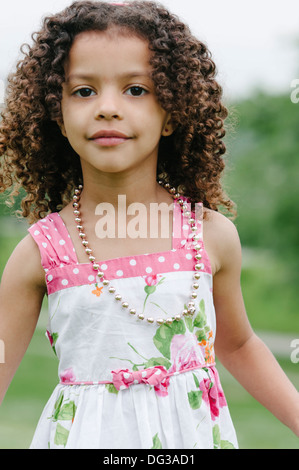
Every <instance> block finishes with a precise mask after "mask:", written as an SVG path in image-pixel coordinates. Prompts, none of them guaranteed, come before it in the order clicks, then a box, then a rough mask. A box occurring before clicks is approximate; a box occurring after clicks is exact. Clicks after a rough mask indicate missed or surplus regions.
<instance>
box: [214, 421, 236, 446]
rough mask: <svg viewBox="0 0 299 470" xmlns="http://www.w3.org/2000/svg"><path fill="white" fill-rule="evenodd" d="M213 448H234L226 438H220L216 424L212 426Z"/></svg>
mask: <svg viewBox="0 0 299 470" xmlns="http://www.w3.org/2000/svg"><path fill="white" fill-rule="evenodd" d="M213 442H214V449H235V446H234V445H233V444H232V443H231V442H229V441H226V440H221V436H220V428H219V425H218V424H215V426H214V427H213Z"/></svg>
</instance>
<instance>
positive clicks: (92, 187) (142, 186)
mask: <svg viewBox="0 0 299 470" xmlns="http://www.w3.org/2000/svg"><path fill="white" fill-rule="evenodd" d="M119 196H125V197H122V198H121V199H122V201H125V204H126V207H128V206H129V205H130V204H133V203H136V202H138V203H142V204H144V205H145V206H147V207H149V204H150V203H161V202H166V203H168V204H171V203H172V197H171V196H170V194H169V193H168V192H167V191H166V190H165V189H163V188H162V187H161V186H160V185H159V184H158V183H157V182H156V179H155V178H150V177H148V175H144V176H143V177H139V178H138V179H136V178H133V177H132V178H126V179H124V178H120V179H117V178H115V177H114V178H113V179H112V178H111V177H110V175H108V176H107V177H106V178H105V177H104V178H102V179H101V181H100V182H99V181H95V180H92V179H91V180H88V179H87V180H86V179H84V183H83V190H82V195H81V204H82V205H83V206H84V207H86V208H94V207H95V206H96V205H97V204H99V203H109V204H112V205H113V206H114V208H115V210H116V211H117V210H118V203H119Z"/></svg>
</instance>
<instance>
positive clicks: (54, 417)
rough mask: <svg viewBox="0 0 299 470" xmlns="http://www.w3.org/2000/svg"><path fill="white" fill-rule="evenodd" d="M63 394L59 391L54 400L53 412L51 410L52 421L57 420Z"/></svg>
mask: <svg viewBox="0 0 299 470" xmlns="http://www.w3.org/2000/svg"><path fill="white" fill-rule="evenodd" d="M63 396H64V395H63V392H61V393H60V395H59V397H58V399H57V400H56V402H55V405H54V412H53V415H52V419H53V421H57V419H58V415H59V412H60V408H61V405H62V402H63Z"/></svg>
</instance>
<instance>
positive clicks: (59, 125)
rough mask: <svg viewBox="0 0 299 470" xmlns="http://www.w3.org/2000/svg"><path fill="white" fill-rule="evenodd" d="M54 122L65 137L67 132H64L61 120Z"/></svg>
mask: <svg viewBox="0 0 299 470" xmlns="http://www.w3.org/2000/svg"><path fill="white" fill-rule="evenodd" d="M56 122H57V124H58V127H59V128H60V130H61V134H62V135H63V136H64V137H67V134H66V130H65V127H64V123H63V121H61V120H57V121H56Z"/></svg>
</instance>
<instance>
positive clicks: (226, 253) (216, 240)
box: [206, 214, 299, 436]
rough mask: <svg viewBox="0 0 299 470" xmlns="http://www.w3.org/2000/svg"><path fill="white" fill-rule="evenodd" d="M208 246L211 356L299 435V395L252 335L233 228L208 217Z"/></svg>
mask: <svg viewBox="0 0 299 470" xmlns="http://www.w3.org/2000/svg"><path fill="white" fill-rule="evenodd" d="M206 225H207V230H206V231H207V232H208V233H207V234H206V236H207V238H208V241H207V245H208V247H209V250H210V252H211V253H213V254H212V259H213V261H214V269H215V271H216V274H215V275H214V289H213V292H214V303H215V309H216V317H217V333H216V342H215V352H216V355H217V357H218V359H219V360H220V361H221V362H222V364H223V365H224V366H225V367H226V369H228V370H229V372H230V373H231V374H232V375H233V376H234V377H235V378H236V379H237V380H238V382H239V383H240V384H241V385H242V386H243V387H244V388H245V389H246V390H247V391H248V392H249V393H250V394H251V395H252V396H253V397H254V398H255V399H256V400H258V401H259V402H260V403H261V404H262V405H263V406H265V407H266V408H267V409H268V410H269V411H270V412H271V413H272V414H273V415H274V416H276V417H277V418H278V419H279V420H280V421H281V422H283V423H284V424H285V425H287V426H288V427H289V428H290V429H291V430H292V431H293V432H294V433H295V434H296V435H297V436H299V393H298V391H297V390H296V389H295V387H294V386H293V385H292V383H291V382H290V381H289V379H288V378H287V376H286V375H285V373H284V372H283V370H282V369H281V367H280V365H279V364H278V362H277V361H276V359H275V358H274V356H273V354H272V353H271V351H270V350H269V349H268V347H267V346H266V345H265V344H264V343H263V342H262V341H261V340H260V339H259V338H258V337H257V336H256V335H255V333H254V332H253V330H252V328H251V326H250V324H249V321H248V318H247V314H246V310H245V306H244V302H243V296H242V292H241V286H240V273H241V247H240V242H239V237H238V234H237V231H236V229H235V226H234V225H233V224H232V223H231V222H230V221H229V220H227V219H226V218H224V217H223V216H220V215H219V214H211V217H210V220H209V222H208V223H207V224H206Z"/></svg>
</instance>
